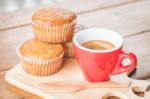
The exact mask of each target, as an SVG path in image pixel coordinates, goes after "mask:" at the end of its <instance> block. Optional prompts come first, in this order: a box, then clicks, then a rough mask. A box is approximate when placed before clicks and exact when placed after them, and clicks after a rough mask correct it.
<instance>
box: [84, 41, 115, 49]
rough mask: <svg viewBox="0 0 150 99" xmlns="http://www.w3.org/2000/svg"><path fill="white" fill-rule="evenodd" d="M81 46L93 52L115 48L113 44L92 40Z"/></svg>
mask: <svg viewBox="0 0 150 99" xmlns="http://www.w3.org/2000/svg"><path fill="white" fill-rule="evenodd" d="M81 45H82V46H83V47H86V48H88V49H93V50H109V49H112V48H114V47H115V46H114V45H113V44H112V43H110V42H107V41H103V40H92V41H88V42H84V43H82V44H81Z"/></svg>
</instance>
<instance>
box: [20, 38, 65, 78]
mask: <svg viewBox="0 0 150 99" xmlns="http://www.w3.org/2000/svg"><path fill="white" fill-rule="evenodd" d="M17 51H18V55H19V57H20V59H21V64H22V67H23V69H24V70H25V71H26V72H28V73H29V74H32V75H36V76H46V75H50V74H53V73H56V72H57V71H59V70H60V69H61V67H62V60H63V55H64V46H63V45H62V44H48V43H45V42H41V41H38V40H35V39H30V40H27V41H25V42H24V43H23V44H22V45H21V46H20V47H19V48H18V50H17Z"/></svg>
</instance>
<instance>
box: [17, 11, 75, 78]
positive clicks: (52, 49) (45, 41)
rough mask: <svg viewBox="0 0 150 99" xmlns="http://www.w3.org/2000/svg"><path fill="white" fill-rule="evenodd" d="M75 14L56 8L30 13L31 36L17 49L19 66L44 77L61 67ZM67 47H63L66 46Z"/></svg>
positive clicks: (72, 30) (70, 36)
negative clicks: (32, 36)
mask: <svg viewBox="0 0 150 99" xmlns="http://www.w3.org/2000/svg"><path fill="white" fill-rule="evenodd" d="M75 24H76V14H75V13H74V12H72V11H69V10H66V9H59V8H43V9H40V10H38V11H36V12H35V13H34V14H33V16H32V28H33V33H34V37H35V38H33V39H30V40H27V41H25V42H24V43H23V44H21V46H20V47H19V48H18V55H19V57H20V60H21V64H22V67H23V69H24V70H25V71H26V72H28V73H29V74H32V75H36V76H46V75H50V74H53V73H56V72H57V71H59V70H60V69H61V68H62V61H63V56H64V52H65V44H64V43H66V42H69V41H70V40H71V39H72V36H73V33H74V28H75ZM66 50H67V49H66Z"/></svg>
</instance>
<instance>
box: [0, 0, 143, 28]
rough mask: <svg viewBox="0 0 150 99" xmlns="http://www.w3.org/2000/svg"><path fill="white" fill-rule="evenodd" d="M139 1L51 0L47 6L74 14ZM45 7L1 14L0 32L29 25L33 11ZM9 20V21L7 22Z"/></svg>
mask: <svg viewBox="0 0 150 99" xmlns="http://www.w3.org/2000/svg"><path fill="white" fill-rule="evenodd" d="M137 1H141V0H94V1H93V0H53V1H52V2H51V4H49V5H47V6H51V7H61V8H67V9H71V10H73V11H75V12H76V13H78V14H79V13H86V12H89V11H90V12H91V11H94V10H99V9H106V8H111V7H115V6H119V5H120V6H121V5H124V4H129V3H134V2H137ZM47 6H38V7H33V8H28V9H22V10H18V11H15V12H9V13H8V12H6V13H1V15H0V19H1V20H0V30H5V29H7V28H14V27H18V26H24V25H29V24H30V23H31V16H32V13H33V12H34V11H36V10H37V9H39V8H42V7H47ZM8 19H9V20H8Z"/></svg>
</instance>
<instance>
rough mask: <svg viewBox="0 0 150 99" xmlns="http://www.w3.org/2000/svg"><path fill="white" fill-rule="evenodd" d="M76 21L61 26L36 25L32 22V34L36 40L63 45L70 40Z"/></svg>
mask: <svg viewBox="0 0 150 99" xmlns="http://www.w3.org/2000/svg"><path fill="white" fill-rule="evenodd" d="M75 24H76V20H74V21H73V22H72V23H68V24H64V25H62V26H51V25H48V24H37V23H35V22H32V28H33V33H34V36H35V38H36V39H38V40H40V41H45V42H48V43H64V42H66V41H69V40H71V39H72V36H73V32H74V28H75Z"/></svg>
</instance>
